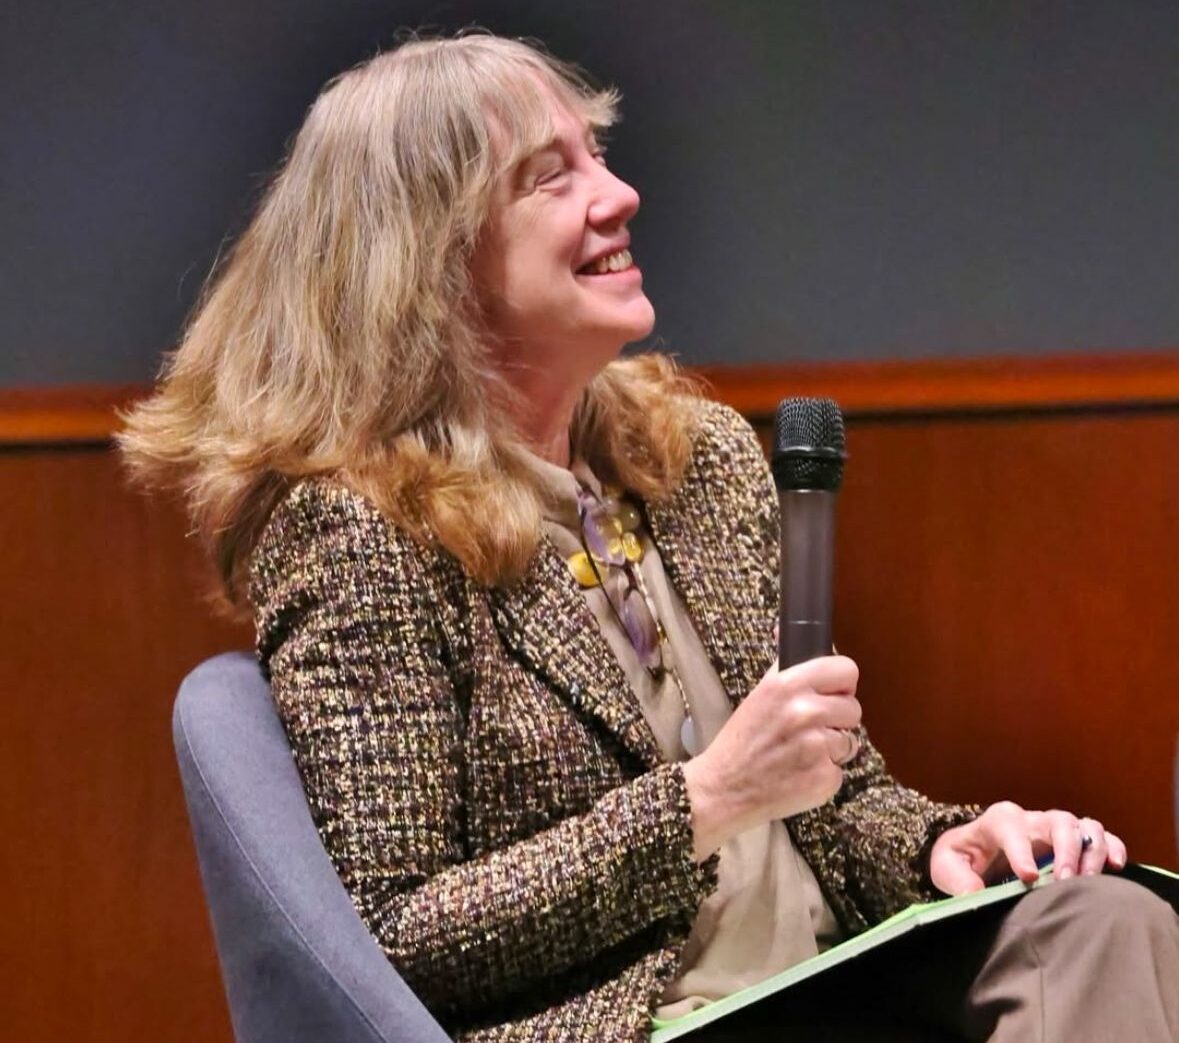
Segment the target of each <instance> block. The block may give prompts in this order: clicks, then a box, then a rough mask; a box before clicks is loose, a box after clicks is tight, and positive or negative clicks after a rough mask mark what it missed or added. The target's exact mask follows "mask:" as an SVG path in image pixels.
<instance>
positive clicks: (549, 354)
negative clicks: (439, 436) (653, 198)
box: [472, 97, 655, 382]
mask: <svg viewBox="0 0 1179 1043" xmlns="http://www.w3.org/2000/svg"><path fill="white" fill-rule="evenodd" d="M550 104H551V115H552V123H553V127H554V131H555V136H554V138H553V140H552V141H551V142H549V143H548V144H546V145H545V146H544V147H542V148H541V149H540V150H538V151H536V152H534V153H532V154H531V155H528V156H526V157H525V158H524V159H523V160H522V161H521V162H520V163H519V164H517V165H516V166H514V167H513V168H511V169H509V170H508V171H507V172H506V173H505V174H504V175H503V176H502V177H501V179H500V181H499V182H498V183H497V184H496V186H495V192H494V200H493V204H492V211H491V215H490V218H489V221H488V225H487V228H486V229H485V232H484V234H483V236H482V238H481V240H480V242H479V246H478V248H477V250H476V251H475V256H474V259H473V262H472V272H473V275H474V279H475V283H476V285H477V286H478V288H479V292H480V297H481V300H482V304H483V308H484V312H485V315H486V319H487V324H488V328H489V330H490V332H491V334H492V335H493V337H494V338H495V346H494V347H495V351H496V353H497V355H498V356H499V357H500V360H501V362H502V363H503V364H504V365H505V366H506V367H507V368H508V369H512V368H518V367H520V366H526V367H539V366H543V367H545V368H553V367H556V368H559V369H561V370H562V371H564V372H565V373H566V374H567V376H568V377H569V378H570V379H571V380H577V381H580V382H584V381H588V380H589V379H590V378H591V377H592V376H593V375H594V374H595V373H596V372H597V371H598V370H599V369H600V368H601V367H602V366H603V365H605V364H606V363H607V362H609V361H610V360H611V359H612V358H614V357H615V356H617V354H618V352H619V351H620V350H621V348H622V346H623V345H624V344H626V343H628V342H629V341H634V340H639V339H641V338H642V337H645V336H646V335H647V334H648V333H650V332H651V328H652V326H653V325H654V322H655V312H654V309H653V308H652V306H651V302H650V301H648V300H647V297H646V295H645V294H644V293H643V276H642V272H641V271H640V270H639V268H638V266H637V265H636V264H635V263H634V261H633V258H632V257H631V253H630V234H629V232H628V231H627V223H628V222H629V221H630V219H631V218H632V217H633V216H634V215H635V213H636V211H637V210H638V208H639V196H638V193H637V192H636V191H635V190H634V189H633V188H631V187H630V185H628V184H626V183H625V182H624V181H621V180H620V179H619V178H617V177H615V176H614V175H613V174H612V173H611V172H610V171H609V169H607V167H606V163H605V158H604V155H603V150H602V149H601V148H600V147H599V146H598V144H597V143H596V141H595V139H594V135H593V133H592V130H591V129H590V128H589V127H588V126H587V125H586V124H585V122H583V121H582V120H581V119H579V118H578V117H577V116H576V115H574V114H573V113H572V112H570V111H569V110H568V109H567V108H566V107H564V106H562V105H561V104H560V103H559V102H558V101H557V99H556V98H555V97H553V98H552V99H551V103H550Z"/></svg>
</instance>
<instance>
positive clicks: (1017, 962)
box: [688, 876, 1179, 1043]
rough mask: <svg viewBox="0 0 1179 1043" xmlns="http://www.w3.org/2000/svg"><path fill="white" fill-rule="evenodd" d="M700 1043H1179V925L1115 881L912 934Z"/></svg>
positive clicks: (707, 1032)
mask: <svg viewBox="0 0 1179 1043" xmlns="http://www.w3.org/2000/svg"><path fill="white" fill-rule="evenodd" d="M688 1039H689V1040H691V1041H698V1043H706V1041H709V1043H754V1041H756V1043H763V1041H765V1043H769V1041H782V1043H804V1041H816V1043H851V1041H857V1043H901V1041H905V1043H913V1041H922V1043H924V1041H928V1043H949V1041H981V1040H989V1041H991V1043H1066V1041H1067V1043H1179V917H1177V916H1176V914H1175V911H1174V910H1173V909H1172V908H1171V906H1170V905H1168V904H1167V903H1166V902H1164V901H1163V900H1162V899H1160V898H1158V897H1156V896H1155V895H1154V894H1152V893H1151V892H1150V891H1148V890H1147V889H1146V888H1144V887H1141V886H1139V885H1137V884H1134V883H1131V882H1129V881H1127V880H1122V879H1118V878H1117V877H1113V876H1101V877H1077V878H1073V879H1070V880H1066V881H1063V882H1059V883H1054V884H1051V885H1049V886H1047V887H1042V888H1039V889H1037V890H1035V891H1033V892H1031V893H1030V894H1029V895H1027V896H1026V897H1024V898H1022V899H1020V901H1018V902H1017V903H1015V905H1013V906H1003V907H1000V908H998V909H996V908H993V907H992V908H988V909H984V910H980V911H979V912H978V913H976V914H973V915H970V916H966V917H961V918H959V919H956V920H949V921H944V922H943V923H941V924H938V925H935V926H934V927H932V928H930V929H928V930H924V931H918V932H914V933H912V934H909V935H906V936H905V937H903V938H901V939H899V940H898V941H897V942H895V943H893V944H891V945H886V946H882V947H881V948H879V949H876V950H874V951H873V952H871V953H868V954H866V955H865V956H863V957H861V958H859V959H857V960H853V961H851V962H850V963H848V964H844V965H842V966H840V967H837V968H834V969H833V970H832V971H830V972H828V973H827V974H825V975H820V976H819V977H818V978H816V979H811V980H810V981H807V982H802V983H800V984H799V985H798V986H795V988H793V989H789V990H787V991H786V992H785V993H782V994H780V995H779V996H778V997H774V998H773V999H772V1000H769V1001H766V1002H764V1003H762V1004H759V1005H757V1006H756V1007H754V1008H752V1009H747V1010H746V1011H742V1012H739V1013H738V1014H736V1015H733V1016H731V1017H729V1018H726V1019H724V1020H723V1021H722V1022H719V1023H716V1024H714V1025H712V1026H709V1027H707V1028H706V1029H704V1030H702V1031H701V1032H700V1033H698V1034H694V1035H692V1036H690V1037H688Z"/></svg>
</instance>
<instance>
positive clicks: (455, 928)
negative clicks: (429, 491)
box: [251, 481, 715, 1017]
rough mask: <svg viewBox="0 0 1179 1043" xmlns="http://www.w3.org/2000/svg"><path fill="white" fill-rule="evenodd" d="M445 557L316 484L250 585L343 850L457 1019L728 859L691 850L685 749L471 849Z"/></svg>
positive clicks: (345, 495) (318, 809)
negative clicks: (583, 802)
mask: <svg viewBox="0 0 1179 1043" xmlns="http://www.w3.org/2000/svg"><path fill="white" fill-rule="evenodd" d="M431 554H432V552H430V551H427V550H425V549H423V548H421V547H418V546H417V545H415V544H413V543H412V542H410V541H409V540H408V539H407V538H404V537H403V536H402V535H401V534H400V533H397V532H395V531H394V530H393V529H392V527H391V526H390V525H389V524H388V523H387V522H386V521H385V520H384V519H383V518H382V517H381V516H380V515H379V514H378V513H377V512H376V510H375V508H373V507H372V506H371V505H369V504H368V503H367V502H366V501H364V500H362V499H361V498H359V497H357V496H356V495H354V494H352V493H350V492H348V491H347V490H345V489H343V488H340V487H338V486H335V485H331V484H329V483H325V482H322V481H320V482H311V483H306V484H304V485H301V486H298V487H296V489H295V490H294V491H293V492H292V494H291V495H290V496H289V497H288V499H287V500H286V501H285V502H284V504H282V505H281V506H280V507H279V508H278V510H277V511H276V513H275V516H274V517H273V518H272V519H271V522H270V524H269V525H268V528H267V531H266V533H265V534H264V537H263V539H262V541H261V542H260V544H259V547H258V549H257V550H256V552H255V555H254V559H253V562H252V585H251V596H252V599H253V601H254V604H255V609H256V620H257V629H258V650H259V656H260V659H261V661H262V663H263V666H264V668H265V669H266V670H267V672H268V674H269V677H270V682H271V687H272V691H273V694H274V698H275V702H276V705H277V707H278V710H279V714H280V716H281V718H282V720H283V723H284V726H285V728H286V731H287V735H288V738H289V740H290V743H291V747H292V750H293V752H294V757H295V761H296V763H297V765H298V768H299V770H300V773H301V775H302V779H303V783H304V788H305V790H306V793H307V798H308V802H309V804H310V806H311V810H312V814H313V817H314V819H315V822H316V824H317V826H318V828H319V831H320V835H321V836H322V838H323V841H324V844H325V846H326V848H327V850H328V853H329V854H330V856H331V858H332V860H333V862H334V864H335V866H336V869H337V871H338V872H339V874H340V877H341V879H342V881H343V883H344V885H345V886H346V887H347V889H348V890H349V892H350V893H351V895H352V898H353V901H354V903H355V904H356V906H357V908H358V910H359V912H360V914H361V916H362V917H363V919H364V920H365V922H366V923H367V925H368V927H369V929H370V930H371V931H372V933H373V934H374V936H375V937H376V939H377V941H378V942H379V943H380V945H381V946H382V948H383V949H384V951H385V953H386V954H387V955H388V957H389V959H390V960H391V961H392V962H393V963H394V964H395V965H396V967H397V968H398V970H399V971H400V973H401V974H402V975H403V976H404V977H405V979H406V981H407V983H408V984H409V985H410V987H411V988H412V989H413V990H414V991H415V992H416V993H417V995H418V996H419V997H421V998H422V1000H423V1002H425V1003H426V1004H427V1006H429V1007H430V1008H431V1009H432V1010H433V1011H434V1012H435V1013H436V1014H437V1015H438V1016H440V1017H443V1016H447V1015H454V1014H457V1013H460V1012H466V1013H468V1014H470V1013H474V1012H476V1011H478V1010H479V1009H480V1008H483V1007H486V1006H487V1005H488V1004H490V1003H493V1002H496V1001H501V1002H502V1001H503V1000H504V999H505V998H506V997H507V996H508V995H510V994H512V993H514V992H517V991H519V990H522V989H525V988H527V987H529V986H535V985H536V984H538V982H541V981H543V980H544V979H545V978H547V977H549V976H552V975H553V974H556V973H559V972H560V971H562V970H565V969H567V968H570V967H573V966H575V965H577V964H579V963H584V962H586V961H587V960H588V959H589V958H590V957H592V956H594V955H595V954H597V953H600V952H602V951H603V950H605V949H608V948H609V947H611V946H613V945H615V944H617V943H619V942H621V941H623V940H624V939H626V938H628V937H630V936H631V935H633V934H635V933H636V932H638V931H640V930H642V929H644V928H647V927H649V926H651V925H652V924H654V923H656V922H657V921H660V920H663V919H665V918H670V917H678V918H686V919H687V920H690V918H691V917H692V916H693V915H694V913H695V910H696V908H697V906H698V905H699V903H700V901H701V900H702V899H703V897H704V896H705V895H706V894H707V893H708V892H709V891H711V890H712V888H713V887H714V886H715V863H711V864H705V865H704V866H698V865H697V864H696V863H695V862H694V860H693V859H692V853H691V852H692V836H691V826H690V816H689V805H688V799H687V794H686V790H685V787H684V781H683V774H682V770H681V769H680V767H679V766H675V765H668V766H662V767H660V768H658V769H657V770H655V771H652V772H650V773H648V774H645V775H642V776H640V777H638V778H636V779H634V780H633V781H631V782H629V783H627V784H625V785H623V786H621V787H619V788H617V789H614V790H612V791H610V792H608V793H606V794H605V795H604V796H603V797H601V798H600V800H599V801H598V802H597V803H596V804H595V805H594V806H593V807H592V808H591V809H590V810H589V811H588V812H586V813H584V814H581V815H577V816H574V817H571V818H568V819H566V820H564V821H562V822H560V823H559V824H557V825H556V826H554V827H552V828H550V829H548V830H546V831H544V832H541V833H539V834H537V835H536V836H534V837H532V838H530V839H528V840H526V841H522V842H519V843H516V844H514V845H511V846H509V847H506V848H504V849H501V850H498V851H495V852H492V853H490V854H487V855H485V856H483V857H480V858H477V859H473V860H470V859H469V857H468V855H467V853H466V850H465V848H466V843H465V828H464V814H465V811H466V809H465V807H464V802H463V776H464V771H465V770H466V767H465V765H464V759H463V755H462V750H463V747H462V739H463V729H464V715H463V708H462V705H461V699H460V697H459V694H458V693H457V692H456V687H455V685H454V683H453V670H452V663H451V661H450V659H451V652H450V650H449V647H448V642H447V641H446V640H445V639H444V637H443V629H442V627H441V625H440V623H439V618H440V607H439V606H440V599H441V598H442V596H443V595H442V592H441V587H442V584H441V583H440V582H439V579H438V576H439V564H438V562H437V561H431ZM451 567H453V566H451Z"/></svg>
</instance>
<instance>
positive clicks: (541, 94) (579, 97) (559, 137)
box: [484, 69, 614, 172]
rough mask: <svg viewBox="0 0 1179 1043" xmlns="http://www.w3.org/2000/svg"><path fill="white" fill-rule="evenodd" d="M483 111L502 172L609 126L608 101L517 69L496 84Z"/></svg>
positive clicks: (548, 75)
mask: <svg viewBox="0 0 1179 1043" xmlns="http://www.w3.org/2000/svg"><path fill="white" fill-rule="evenodd" d="M484 107H485V110H486V112H487V115H488V130H489V134H490V137H491V142H492V148H493V149H494V151H495V154H496V155H495V158H496V166H497V167H498V168H499V170H500V171H501V172H507V171H508V170H510V169H511V168H513V167H515V166H517V165H518V164H519V163H520V162H521V161H522V160H524V159H526V158H527V157H528V156H531V155H533V154H534V153H536V152H538V151H540V150H541V149H543V148H546V147H547V146H550V145H552V144H553V143H555V142H558V141H570V142H573V141H581V140H583V139H585V138H588V137H593V136H595V135H596V134H598V133H599V132H600V131H601V130H603V129H604V128H605V127H607V126H609V125H610V124H611V123H612V122H613V121H614V103H613V99H612V98H610V97H609V96H607V95H585V94H582V93H580V92H578V91H576V90H574V89H573V88H572V87H571V86H570V85H569V84H567V83H564V82H562V81H561V80H560V79H559V78H558V77H556V76H555V75H553V74H552V73H550V72H548V71H547V70H545V71H543V72H542V71H541V70H534V69H522V70H519V71H517V72H516V73H515V75H513V76H510V77H507V78H505V79H503V80H501V81H499V83H497V84H496V85H495V88H494V89H493V90H491V91H490V92H488V95H487V96H485V98H484Z"/></svg>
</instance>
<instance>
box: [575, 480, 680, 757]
mask: <svg viewBox="0 0 1179 1043" xmlns="http://www.w3.org/2000/svg"><path fill="white" fill-rule="evenodd" d="M603 492H604V493H605V498H602V497H599V496H598V495H597V494H596V493H595V492H594V491H593V490H592V489H590V488H589V487H588V486H586V485H583V484H582V483H581V482H578V483H577V516H578V519H579V520H580V522H581V548H582V549H581V550H580V551H578V552H577V553H576V554H573V555H571V556H570V557H569V558H568V559H567V561H568V565H569V571H570V572H572V573H573V576H574V578H575V579H576V580H577V582H578V583H579V584H580V585H581V586H582V587H583V588H592V587H601V588H602V594H603V595H604V596H605V598H606V603H607V604H608V605H609V606H610V611H611V613H613V615H614V618H615V619H616V620H617V621H618V625H619V626H620V627H622V630H623V632H624V633H625V634H626V636H627V640H629V641H630V644H631V647H632V648H633V649H634V651H635V655H637V656H638V658H639V662H640V663H641V664H642V666H643V668H644V669H645V670H646V671H647V673H648V675H649V676H650V677H651V679H652V681H654V682H655V683H657V684H661V683H662V682H663V681H664V679H665V678H667V677H670V678H671V680H672V682H673V683H674V685H675V688H676V691H677V692H678V693H679V697H680V702H681V703H682V704H683V708H684V720H683V724H681V725H680V743H681V744H682V745H683V748H684V750H685V751H686V752H687V754H688V755H689V756H695V755H696V754H697V753H698V752H699V751H700V748H699V744H698V741H697V736H696V726H695V724H694V722H693V720H692V709H691V707H690V706H689V704H688V696H687V693H686V692H685V691H684V684H683V681H682V680H681V679H680V675H679V672H678V671H677V670H676V668H675V663H674V660H673V657H672V655H671V646H670V643H669V642H668V639H667V631H666V630H665V629H664V627H663V623H662V622H661V621H660V619H659V614H658V612H657V611H656V609H655V602H654V600H653V599H652V598H651V595H650V592H649V591H648V590H647V584H646V583H645V582H644V580H643V573H642V570H641V569H640V568H639V567H638V565H639V563H640V562H641V561H642V560H643V545H642V543H641V542H640V540H639V538H638V536H637V535H636V530H637V529H638V527H639V525H640V523H641V521H642V519H641V516H640V515H639V511H638V508H636V507H635V506H634V504H632V503H629V502H628V501H626V500H624V499H622V496H621V493H620V490H617V489H610V488H607V489H604V490H603ZM611 575H613V576H617V577H619V578H620V579H621V580H622V590H621V593H620V594H619V593H618V592H617V588H618V586H619V585H620V584H617V583H616V584H613V586H614V587H615V590H614V591H612V590H611V585H610V584H607V582H606V579H607V577H608V576H611Z"/></svg>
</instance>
